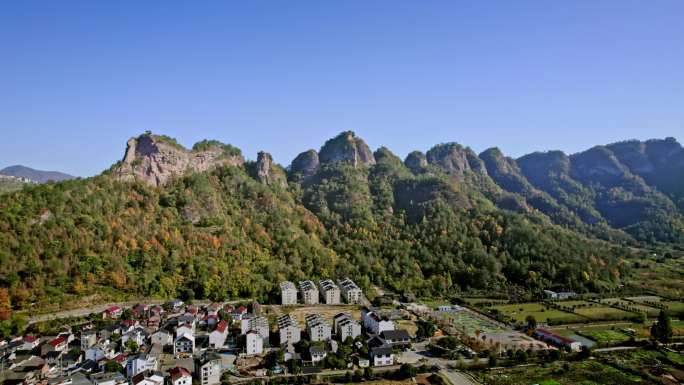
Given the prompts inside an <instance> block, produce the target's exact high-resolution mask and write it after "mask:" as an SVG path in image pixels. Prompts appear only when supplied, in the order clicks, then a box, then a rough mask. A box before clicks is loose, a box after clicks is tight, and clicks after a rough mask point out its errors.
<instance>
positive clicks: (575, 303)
mask: <svg viewBox="0 0 684 385" xmlns="http://www.w3.org/2000/svg"><path fill="white" fill-rule="evenodd" d="M554 303H555V304H557V305H559V306H567V307H573V306H586V305H588V304H589V302H587V301H583V300H580V299H578V300H572V301H554Z"/></svg>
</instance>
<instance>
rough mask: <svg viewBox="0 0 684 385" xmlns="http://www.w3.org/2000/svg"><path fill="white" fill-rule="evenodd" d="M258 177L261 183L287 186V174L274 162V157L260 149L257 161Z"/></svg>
mask: <svg viewBox="0 0 684 385" xmlns="http://www.w3.org/2000/svg"><path fill="white" fill-rule="evenodd" d="M256 172H257V178H259V181H261V183H264V184H267V185H269V186H280V187H283V188H284V187H287V176H286V175H285V172H284V171H283V169H282V168H281V167H280V166H278V165H277V164H275V163H273V157H272V156H271V154H269V153H268V152H264V151H260V152H259V154H257V162H256Z"/></svg>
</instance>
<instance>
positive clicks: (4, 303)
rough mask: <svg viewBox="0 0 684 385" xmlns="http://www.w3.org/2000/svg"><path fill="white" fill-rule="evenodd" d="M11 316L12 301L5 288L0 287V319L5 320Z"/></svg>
mask: <svg viewBox="0 0 684 385" xmlns="http://www.w3.org/2000/svg"><path fill="white" fill-rule="evenodd" d="M11 316H12V303H11V302H10V296H9V293H8V292H7V289H5V288H4V287H2V288H0V321H6V320H8V319H10V317H11Z"/></svg>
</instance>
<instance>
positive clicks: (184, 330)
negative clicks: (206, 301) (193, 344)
mask: <svg viewBox="0 0 684 385" xmlns="http://www.w3.org/2000/svg"><path fill="white" fill-rule="evenodd" d="M181 334H189V335H192V336H194V335H195V324H193V323H189V324H188V323H183V324H180V325H178V326H177V327H176V337H178V336H179V335H181Z"/></svg>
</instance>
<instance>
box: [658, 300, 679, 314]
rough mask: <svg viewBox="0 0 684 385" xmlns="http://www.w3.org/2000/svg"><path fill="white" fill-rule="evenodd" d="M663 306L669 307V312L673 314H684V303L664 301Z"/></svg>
mask: <svg viewBox="0 0 684 385" xmlns="http://www.w3.org/2000/svg"><path fill="white" fill-rule="evenodd" d="M662 304H664V305H665V306H667V311H669V312H670V313H673V314H684V302H676V301H663V302H662Z"/></svg>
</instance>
